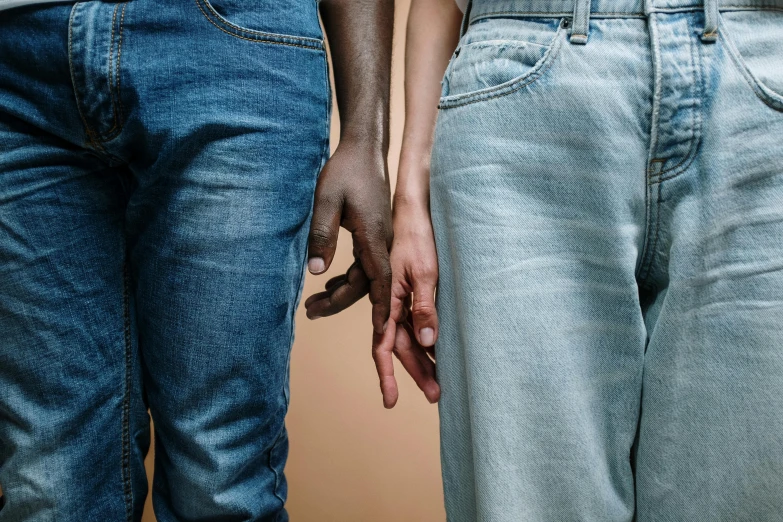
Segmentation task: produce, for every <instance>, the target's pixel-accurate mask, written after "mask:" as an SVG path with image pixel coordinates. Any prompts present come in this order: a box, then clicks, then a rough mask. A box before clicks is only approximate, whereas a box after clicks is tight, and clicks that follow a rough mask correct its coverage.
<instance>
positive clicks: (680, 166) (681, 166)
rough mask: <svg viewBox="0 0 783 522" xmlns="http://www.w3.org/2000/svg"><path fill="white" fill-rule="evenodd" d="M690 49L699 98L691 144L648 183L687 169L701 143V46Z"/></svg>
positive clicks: (694, 111) (692, 128)
mask: <svg viewBox="0 0 783 522" xmlns="http://www.w3.org/2000/svg"><path fill="white" fill-rule="evenodd" d="M686 23H687V24H688V28H689V29H690V30H691V33H693V32H694V31H695V27H693V24H692V23H691V21H690V20H687V21H686ZM696 45H699V46H700V45H703V44H701V43H698V44H696ZM690 51H691V61H692V62H693V68H694V70H695V71H696V74H697V82H696V83H697V85H698V90H699V96H698V98H697V99H698V100H699V106H698V107H697V108H694V109H693V114H692V116H691V126H690V129H691V137H690V142H691V145H690V147H689V148H688V153H687V154H686V155H685V157H683V159H682V160H680V161H679V162H678V163H677V164H676V165H674V166H672V167H669V168H668V169H661V170H660V171H658V172H656V173H655V174H654V175H652V176H650V178H649V182H650V183H661V182H663V181H666V180H668V179H674V178H676V177H677V176H679V175H680V174H682V173H683V172H685V171H686V170H688V167H690V166H691V163H693V160H694V159H696V152H697V150H698V148H699V145H700V143H701V127H702V116H701V104H702V101H703V99H704V86H703V85H702V83H703V81H704V78H703V76H702V70H701V67H702V60H701V47H699V51H698V52H697V53H694V45H693V44H691V46H690ZM697 54H698V57H699V59H698V60H697V59H696V55H697ZM667 159H668V158H667ZM669 172H673V174H669V175H668V176H665V174H667V173H669Z"/></svg>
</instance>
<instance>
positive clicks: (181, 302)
mask: <svg viewBox="0 0 783 522" xmlns="http://www.w3.org/2000/svg"><path fill="white" fill-rule="evenodd" d="M240 4H243V6H240V8H238V9H237V10H236V11H228V12H227V14H226V16H230V17H231V19H232V20H234V21H239V20H244V21H243V22H242V23H248V24H250V23H253V24H255V23H258V24H261V23H267V24H269V23H271V22H270V20H273V19H274V16H268V13H266V11H265V10H266V9H267V7H265V6H264V4H248V3H238V4H237V5H240ZM199 5H200V3H196V2H192V1H191V2H186V3H174V4H169V5H165V6H164V5H162V4H160V3H159V2H152V1H145V0H141V1H138V2H130V3H129V4H128V7H127V10H126V15H125V26H124V29H123V39H124V42H125V44H124V49H125V50H124V51H123V67H124V68H125V70H126V71H127V80H126V81H125V82H124V84H123V85H124V88H125V89H126V91H125V95H126V100H127V101H126V102H125V107H126V108H127V110H128V114H129V116H128V120H127V123H126V125H125V132H128V131H129V130H130V131H132V132H133V139H134V140H137V142H138V143H144V144H145V147H144V148H143V150H140V153H139V154H138V155H137V156H135V158H134V160H133V161H132V162H131V165H130V167H131V170H132V172H133V175H134V178H135V180H136V186H135V188H134V190H133V193H132V195H131V197H130V201H129V204H128V210H127V223H128V231H129V236H130V238H129V248H130V255H131V263H132V276H133V277H132V279H133V288H134V293H135V295H136V297H137V313H138V322H139V342H140V347H141V351H142V353H143V361H144V365H145V379H146V380H145V384H146V390H147V394H148V398H149V404H150V411H151V413H152V417H153V419H154V421H155V431H156V433H155V436H156V439H155V440H156V446H155V449H156V461H155V481H154V485H153V504H154V508H155V514H156V516H157V518H158V520H159V521H160V522H169V521H186V520H205V519H209V520H226V521H228V520H237V521H239V520H242V521H250V520H253V521H261V520H264V521H273V520H287V514H286V512H285V509H284V502H285V499H286V495H287V487H286V482H285V475H284V473H283V468H284V465H285V460H286V456H287V449H288V438H287V435H286V430H285V424H284V417H285V414H286V411H287V408H288V402H289V393H288V367H289V354H290V349H291V345H292V341H293V328H294V324H293V322H294V313H295V310H296V307H297V305H298V302H299V298H300V295H301V289H302V282H303V276H304V269H305V258H306V246H307V244H306V241H307V233H308V229H309V222H310V215H311V210H312V202H313V194H314V188H315V183H316V180H317V176H318V173H319V171H320V168H321V166H322V164H323V161H324V159H325V157H326V154H327V152H328V123H329V118H328V111H329V89H328V83H327V71H326V55H325V52H324V50H323V49H322V48H319V47H318V44H317V43H313V42H314V41H311V40H306V41H303V43H302V45H299V44H297V45H290V43H295V42H293V40H291V39H290V38H289V39H286V40H284V41H282V42H281V41H277V40H274V39H271V40H264V39H262V38H261V37H259V40H257V41H253V40H250V39H248V38H247V35H244V34H237V35H233V34H231V33H230V29H231V28H230V27H229V26H225V27H224V26H223V25H219V26H216V25H215V24H221V22H220V21H219V20H218V19H216V18H214V15H213V14H211V13H210V12H209V11H206V8H204V11H202V10H201V9H200V8H199ZM275 5H276V4H275ZM308 5H309V4H308ZM270 6H272V4H270ZM270 9H271V7H270ZM250 14H252V15H254V16H253V17H251V16H250ZM265 15H267V16H265ZM207 16H210V17H211V18H207ZM281 20H282V21H281V22H280V23H281V24H289V25H291V24H292V23H293V22H291V21H290V20H291V18H290V17H284V18H282V19H281ZM308 20H309V21H310V23H311V24H312V26H313V27H314V30H316V31H318V32H319V33H320V29H319V28H318V19H317V16H316V15H315V12H314V11H313V16H312V17H311V18H310V19H308ZM159 25H165V26H171V27H178V28H180V30H179V31H177V32H171V33H167V34H164V35H161V34H160V32H159V31H158V30H157V27H158V26H159ZM294 25H296V24H294ZM259 27H261V26H260V25H259ZM223 29H225V30H223ZM280 30H281V31H287V32H289V33H294V34H299V33H301V32H305V31H304V29H302V28H300V27H296V26H295V27H283V28H280ZM307 30H308V31H310V28H308V29H307ZM226 31H229V32H226ZM264 38H266V37H264ZM194 46H195V47H194ZM161 47H165V48H166V49H167V56H168V57H169V58H170V59H166V60H160V61H157V62H150V60H149V59H148V57H149V56H150V55H154V54H156V53H157V52H158V49H159V48H161ZM194 48H198V52H194Z"/></svg>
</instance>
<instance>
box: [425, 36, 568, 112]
mask: <svg viewBox="0 0 783 522" xmlns="http://www.w3.org/2000/svg"><path fill="white" fill-rule="evenodd" d="M562 35H563V26H562V23H561V24H560V25H558V28H557V31H556V32H555V36H554V38H553V40H554V41H553V43H552V44H551V46H550V47H549V49H547V51H546V53H544V56H542V57H541V60H539V62H538V63H537V64H536V65H534V66H533V67H532V68H531V69H530V70H529V71H527V72H526V73H524V74H522V75H521V76H518V77H516V78H514V79H511V80H509V81H507V82H504V83H501V84H500V85H496V86H494V87H487V88H485V89H480V90H478V91H472V92H467V93H463V94H454V95H451V96H449V95H446V96H442V97H441V98H440V101H439V102H438V109H441V110H445V109H451V108H454V107H461V106H464V105H469V104H471V103H477V102H481V101H487V100H491V99H494V98H500V97H502V96H507V95H509V94H512V93H514V92H516V91H518V90H520V89H522V88H524V87H526V86H528V85H530V84H532V83H533V82H535V81H536V80H538V79H539V78H541V76H543V74H544V73H545V72H546V71H547V70H548V69H549V68H550V67H551V66H552V64H553V63H554V61H555V57H556V56H557V53H558V51H559V50H560V48H561V47H562V45H563V38H562ZM498 91H502V92H498Z"/></svg>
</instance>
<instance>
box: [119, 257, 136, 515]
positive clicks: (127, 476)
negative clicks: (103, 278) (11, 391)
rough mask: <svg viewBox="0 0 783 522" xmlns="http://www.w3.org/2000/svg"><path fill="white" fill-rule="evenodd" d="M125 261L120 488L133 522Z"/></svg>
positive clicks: (125, 267)
mask: <svg viewBox="0 0 783 522" xmlns="http://www.w3.org/2000/svg"><path fill="white" fill-rule="evenodd" d="M125 255H126V260H125V262H124V263H123V266H122V280H123V284H122V294H123V299H122V309H123V318H124V334H125V335H124V338H125V384H124V386H125V390H124V391H123V397H122V486H123V494H124V497H125V517H126V519H127V520H128V522H132V521H133V486H132V482H131V467H130V453H131V449H130V397H131V385H132V380H131V372H132V369H133V366H132V354H133V351H132V350H133V346H132V339H131V330H130V326H131V323H130V283H129V279H130V274H129V273H128V261H127V251H126V254H125Z"/></svg>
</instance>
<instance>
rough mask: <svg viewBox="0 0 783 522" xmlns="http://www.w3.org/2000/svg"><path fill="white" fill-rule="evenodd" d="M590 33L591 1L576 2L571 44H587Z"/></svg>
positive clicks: (579, 0) (575, 0) (581, 0)
mask: <svg viewBox="0 0 783 522" xmlns="http://www.w3.org/2000/svg"><path fill="white" fill-rule="evenodd" d="M589 31H590V0H574V23H573V24H572V28H571V38H570V41H571V43H574V44H586V43H587V34H588V32H589Z"/></svg>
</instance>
